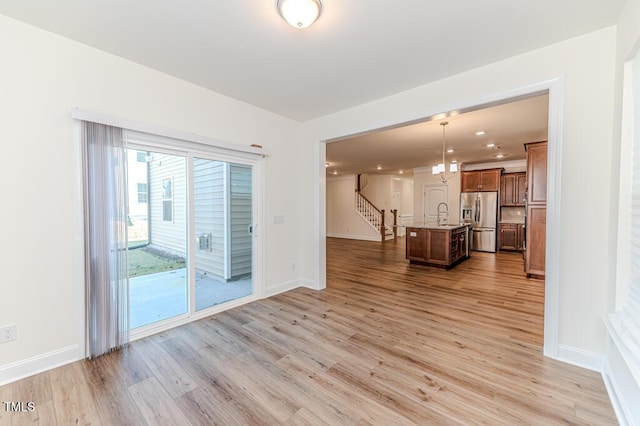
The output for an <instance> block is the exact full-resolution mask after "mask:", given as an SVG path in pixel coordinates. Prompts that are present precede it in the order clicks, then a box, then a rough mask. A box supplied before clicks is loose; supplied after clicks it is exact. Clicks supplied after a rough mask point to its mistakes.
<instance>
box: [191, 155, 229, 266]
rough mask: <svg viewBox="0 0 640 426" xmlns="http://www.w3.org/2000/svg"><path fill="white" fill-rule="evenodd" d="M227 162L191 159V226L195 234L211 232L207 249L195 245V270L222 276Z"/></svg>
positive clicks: (200, 234) (197, 235)
mask: <svg viewBox="0 0 640 426" xmlns="http://www.w3.org/2000/svg"><path fill="white" fill-rule="evenodd" d="M226 167H228V164H226V163H222V162H220V161H211V160H205V159H201V158H195V159H194V160H193V183H194V200H193V202H194V208H195V211H194V214H195V224H194V230H195V235H196V238H197V237H200V236H202V235H208V234H211V235H212V244H211V249H210V250H199V249H198V246H197V245H196V252H195V264H196V270H198V271H199V272H203V273H205V272H206V273H207V275H211V276H214V277H216V278H221V279H224V278H226V276H225V262H224V252H225V223H224V215H225V205H226V201H225V174H226V170H225V169H226Z"/></svg>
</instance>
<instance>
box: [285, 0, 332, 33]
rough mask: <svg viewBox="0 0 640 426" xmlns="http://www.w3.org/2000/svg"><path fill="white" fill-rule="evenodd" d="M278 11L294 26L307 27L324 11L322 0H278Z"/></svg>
mask: <svg viewBox="0 0 640 426" xmlns="http://www.w3.org/2000/svg"><path fill="white" fill-rule="evenodd" d="M276 7H277V8H278V13H280V16H282V17H283V18H284V20H285V21H287V22H288V23H289V25H291V26H292V27H294V28H307V27H308V26H309V25H311V24H313V23H314V22H316V20H317V19H318V18H319V17H320V14H321V13H322V1H320V0H277V1H276Z"/></svg>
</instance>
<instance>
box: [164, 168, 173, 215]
mask: <svg viewBox="0 0 640 426" xmlns="http://www.w3.org/2000/svg"><path fill="white" fill-rule="evenodd" d="M162 220H163V221H165V222H173V178H167V179H162Z"/></svg>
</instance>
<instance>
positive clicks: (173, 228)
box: [149, 153, 187, 256]
mask: <svg viewBox="0 0 640 426" xmlns="http://www.w3.org/2000/svg"><path fill="white" fill-rule="evenodd" d="M186 165H187V160H186V158H184V157H178V156H175V155H166V154H158V153H152V161H151V162H150V164H149V202H150V203H151V208H150V215H151V216H150V217H149V231H150V232H149V233H150V240H151V246H152V247H154V248H157V249H160V250H164V251H167V252H169V253H173V254H176V255H180V256H186V248H187V171H186V170H187V169H186ZM168 178H172V179H173V220H172V221H165V220H163V214H162V213H163V188H162V182H163V180H165V179H168Z"/></svg>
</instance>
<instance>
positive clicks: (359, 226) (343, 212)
mask: <svg viewBox="0 0 640 426" xmlns="http://www.w3.org/2000/svg"><path fill="white" fill-rule="evenodd" d="M355 188H356V175H344V176H340V177H329V178H327V235H328V236H330V237H338V238H352V239H355V240H369V241H380V231H377V230H376V229H374V227H373V226H371V225H370V224H369V223H368V222H367V221H366V220H365V219H364V218H363V217H362V216H361V215H360V214H359V213H358V212H357V211H356V209H355V199H354V197H355Z"/></svg>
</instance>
